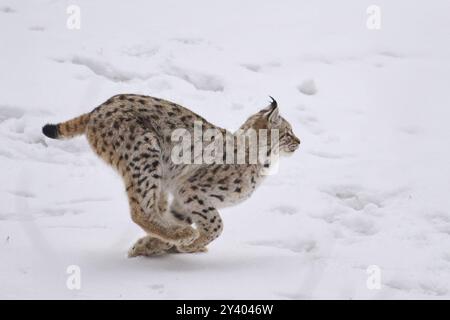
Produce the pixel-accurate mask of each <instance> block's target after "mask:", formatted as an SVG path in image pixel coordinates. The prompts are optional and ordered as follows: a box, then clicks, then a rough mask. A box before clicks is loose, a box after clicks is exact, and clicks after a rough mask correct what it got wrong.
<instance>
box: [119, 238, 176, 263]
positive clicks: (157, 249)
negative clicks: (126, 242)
mask: <svg viewBox="0 0 450 320" xmlns="http://www.w3.org/2000/svg"><path fill="white" fill-rule="evenodd" d="M172 247H173V244H171V243H169V242H165V241H162V240H160V239H158V238H155V237H153V236H151V235H147V236H145V237H142V238H141V239H139V240H138V241H136V243H135V244H134V245H133V247H131V249H130V250H129V251H128V257H130V258H132V257H137V256H147V257H149V256H159V255H163V254H165V253H167V252H168V251H169V250H170V249H171V248H172Z"/></svg>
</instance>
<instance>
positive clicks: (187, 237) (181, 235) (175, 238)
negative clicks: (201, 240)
mask: <svg viewBox="0 0 450 320" xmlns="http://www.w3.org/2000/svg"><path fill="white" fill-rule="evenodd" d="M199 236H200V233H199V232H198V230H197V229H194V228H192V227H191V226H186V227H179V228H177V229H175V230H174V232H173V234H172V235H171V239H167V241H169V242H172V243H173V244H175V245H176V246H187V245H189V244H191V243H192V242H194V241H195V240H196V239H197V238H198V237H199Z"/></svg>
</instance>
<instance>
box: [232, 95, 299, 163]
mask: <svg viewBox="0 0 450 320" xmlns="http://www.w3.org/2000/svg"><path fill="white" fill-rule="evenodd" d="M270 98H271V99H272V102H271V103H270V105H269V106H268V107H266V108H265V109H262V110H261V111H259V112H258V113H256V114H254V115H252V116H251V117H250V118H248V119H247V121H246V122H245V123H244V124H243V125H242V126H241V128H240V129H243V130H246V129H249V128H253V129H255V130H259V129H268V130H269V131H270V130H272V129H276V130H278V133H279V149H280V151H281V154H285V155H286V154H292V153H293V152H294V151H295V150H297V149H298V146H299V145H300V139H299V138H297V136H296V135H295V134H294V132H293V131H292V126H291V124H290V123H289V122H288V121H287V120H286V119H284V118H283V117H282V116H281V115H280V112H279V108H278V104H277V102H276V101H275V99H274V98H272V97H270Z"/></svg>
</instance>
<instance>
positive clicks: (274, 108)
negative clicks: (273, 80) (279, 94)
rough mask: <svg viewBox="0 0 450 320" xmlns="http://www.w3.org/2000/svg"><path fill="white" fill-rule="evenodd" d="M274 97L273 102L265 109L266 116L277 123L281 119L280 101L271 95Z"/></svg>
mask: <svg viewBox="0 0 450 320" xmlns="http://www.w3.org/2000/svg"><path fill="white" fill-rule="evenodd" d="M269 97H270V96H269ZM270 99H272V102H271V103H270V106H269V107H268V108H266V109H264V111H265V116H266V117H267V119H268V120H269V122H270V123H273V124H277V123H279V121H280V113H279V111H278V103H277V101H276V100H275V99H274V98H272V97H270Z"/></svg>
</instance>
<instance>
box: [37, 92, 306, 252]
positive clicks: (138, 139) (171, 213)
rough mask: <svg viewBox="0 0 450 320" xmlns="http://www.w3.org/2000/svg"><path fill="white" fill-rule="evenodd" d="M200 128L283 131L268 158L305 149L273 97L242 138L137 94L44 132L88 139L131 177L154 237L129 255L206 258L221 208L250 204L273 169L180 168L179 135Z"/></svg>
mask: <svg viewBox="0 0 450 320" xmlns="http://www.w3.org/2000/svg"><path fill="white" fill-rule="evenodd" d="M194 123H201V126H202V128H203V129H216V130H217V131H218V132H220V133H222V134H223V135H224V136H226V137H231V138H232V139H238V138H239V137H240V135H241V134H242V132H244V131H245V130H248V129H255V130H260V129H271V130H273V129H276V130H278V131H277V132H279V139H278V142H277V145H276V148H275V147H274V146H273V145H271V146H269V148H268V149H267V155H270V154H271V153H273V152H275V149H277V150H279V152H280V154H281V155H283V154H292V153H293V152H294V151H295V150H296V149H297V148H298V146H299V144H300V140H299V139H298V138H297V137H296V136H295V135H294V133H293V132H292V127H291V125H290V124H289V123H288V122H287V121H286V120H285V119H284V118H283V117H281V116H280V114H279V108H278V106H277V102H276V101H275V100H274V99H273V98H272V102H271V103H270V105H269V106H268V107H266V108H264V109H263V110H261V111H259V112H258V113H256V114H254V115H252V116H250V117H249V118H248V119H247V120H246V121H245V122H244V123H243V124H242V126H241V127H240V130H239V131H238V132H237V133H231V132H229V131H227V130H225V129H222V128H219V127H217V126H214V125H213V124H211V123H209V122H208V121H206V120H205V119H203V118H202V117H200V116H199V115H197V114H195V113H194V112H192V111H190V110H188V109H186V108H184V107H182V106H180V105H178V104H176V103H173V102H169V101H166V100H163V99H159V98H154V97H150V96H143V95H135V94H120V95H116V96H113V97H111V98H110V99H108V100H107V101H106V102H104V103H102V104H101V105H100V106H98V107H97V108H95V109H94V110H93V111H91V112H89V113H86V114H83V115H81V116H79V117H77V118H74V119H72V120H69V121H66V122H62V123H59V124H56V125H54V124H47V125H45V126H44V127H43V128H42V131H43V133H44V135H46V136H47V137H49V138H53V139H64V138H71V137H74V136H77V135H82V134H84V135H86V137H87V140H88V141H89V144H90V145H91V147H92V149H93V150H94V151H95V153H96V154H97V155H98V156H100V157H101V158H102V159H103V160H104V161H105V162H106V163H108V164H110V165H111V166H112V167H113V168H115V169H116V170H117V172H118V173H119V174H120V176H121V177H122V178H123V180H124V183H125V187H126V192H127V195H128V201H129V205H130V211H131V218H132V220H133V221H134V222H135V223H136V224H138V225H139V226H140V227H141V228H142V229H143V230H144V231H145V232H146V233H147V236H145V237H143V238H141V239H139V240H138V241H137V242H136V243H135V245H134V246H133V247H132V248H131V249H130V251H129V253H128V254H129V256H130V257H134V256H140V255H142V256H152V255H159V254H164V253H194V252H204V251H206V246H207V245H208V244H209V243H210V242H212V241H213V240H215V239H216V238H217V237H219V235H220V234H221V233H222V230H223V222H222V218H221V217H220V215H219V212H218V209H220V208H224V207H227V206H231V205H235V204H237V203H239V202H242V201H243V200H245V199H247V198H248V197H249V196H250V195H251V194H252V193H253V191H254V190H255V189H256V188H257V187H258V186H259V185H260V183H261V182H262V180H263V179H264V177H265V175H264V174H263V170H264V169H267V168H268V167H270V166H271V165H272V163H271V161H265V162H264V163H263V162H257V163H244V164H236V163H231V164H230V163H223V162H222V163H212V164H205V163H201V164H195V163H188V164H184V163H181V164H179V163H174V162H173V161H172V149H173V147H174V146H175V142H174V141H173V138H172V133H173V132H174V130H176V129H180V128H182V129H185V130H187V132H189V133H193V130H194V129H193V127H194ZM191 149H193V147H191ZM248 151H249V150H246V152H248ZM232 152H236V148H234V149H233V150H232ZM224 158H225V157H224ZM267 159H270V158H267ZM168 195H171V196H172V197H171V198H172V200H171V201H170V204H169V201H168V199H169V198H168Z"/></svg>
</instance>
